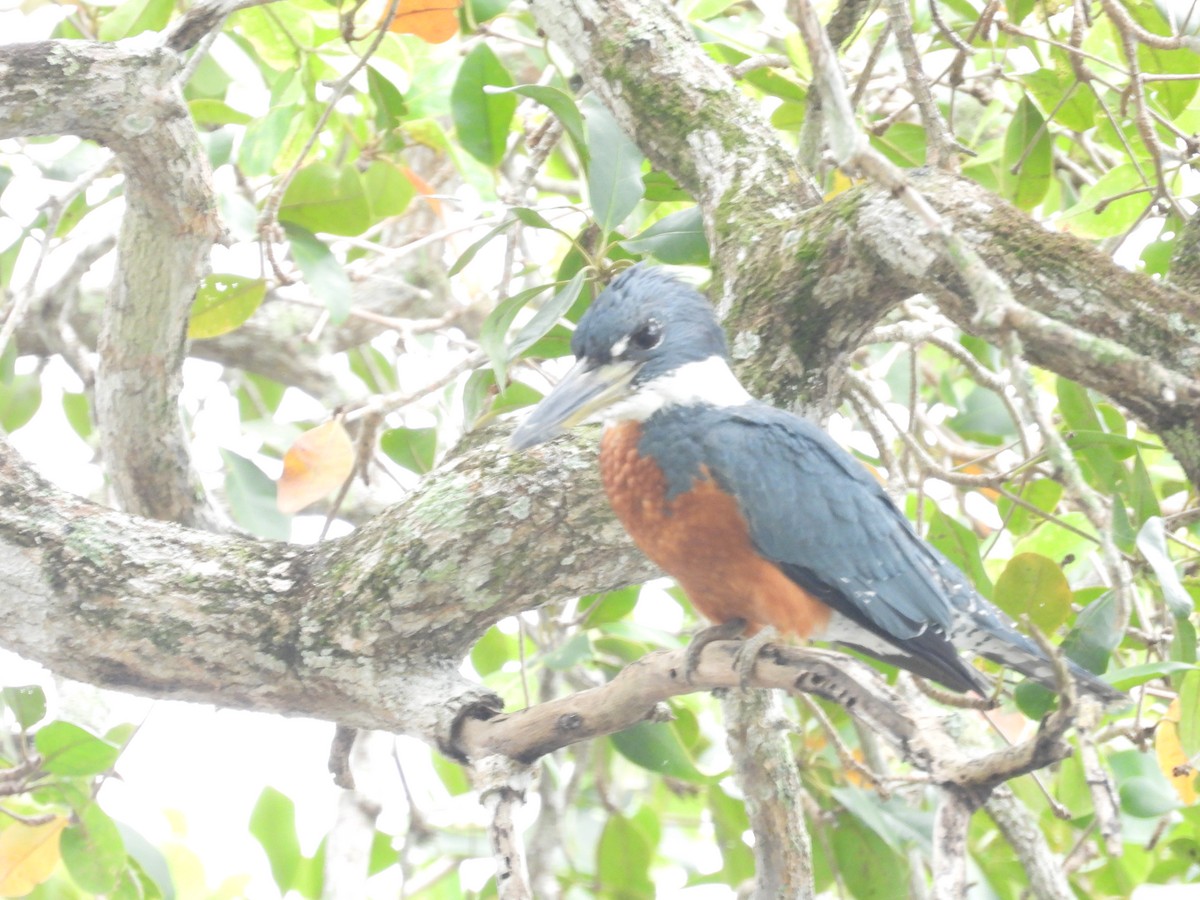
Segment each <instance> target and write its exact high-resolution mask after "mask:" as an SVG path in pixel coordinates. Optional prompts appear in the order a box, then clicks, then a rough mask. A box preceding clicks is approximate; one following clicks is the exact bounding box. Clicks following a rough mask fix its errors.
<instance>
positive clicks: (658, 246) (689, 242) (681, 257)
mask: <svg viewBox="0 0 1200 900" xmlns="http://www.w3.org/2000/svg"><path fill="white" fill-rule="evenodd" d="M621 246H622V247H624V248H625V249H626V250H628V251H629V252H630V253H637V254H645V253H648V254H650V255H651V256H653V257H654V258H655V259H657V260H659V261H660V262H664V263H667V264H668V265H674V266H686V265H692V266H707V265H708V262H709V256H708V238H707V237H706V236H705V234H704V218H703V216H702V215H701V213H700V207H698V206H693V207H691V208H690V209H684V210H680V211H679V212H674V213H671V214H670V215H668V216H664V217H663V218H661V219H659V220H658V221H657V222H655V223H654V224H653V225H651V226H650V227H649V228H647V229H646V230H645V231H643V232H642V233H641V234H639V235H638V236H637V237H633V238H630V239H629V240H626V241H622V242H621Z"/></svg>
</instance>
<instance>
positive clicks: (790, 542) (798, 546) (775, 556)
mask: <svg viewBox="0 0 1200 900" xmlns="http://www.w3.org/2000/svg"><path fill="white" fill-rule="evenodd" d="M571 349H572V351H573V352H574V354H575V357H576V364H575V366H574V368H572V369H571V370H570V371H569V372H568V373H567V374H566V376H565V377H564V378H563V379H562V381H561V382H559V384H558V385H557V386H556V387H555V388H554V390H553V391H551V392H550V393H549V394H548V395H547V396H546V397H545V398H543V400H542V401H541V403H540V404H539V405H538V406H537V407H536V408H535V409H534V411H533V412H532V414H531V415H530V416H529V417H528V418H527V419H526V420H525V421H524V423H523V424H521V425H520V427H519V428H518V429H517V430H516V432H515V433H514V434H513V437H512V445H513V447H514V448H516V449H526V448H528V447H532V446H534V445H536V444H539V443H542V442H544V441H547V440H549V439H551V438H553V437H555V436H556V435H558V434H559V433H561V432H562V431H563V430H564V429H567V428H569V427H571V426H574V425H577V424H579V423H580V422H583V421H584V420H586V419H589V418H592V417H593V416H596V415H598V414H602V415H603V417H604V422H605V427H604V433H603V438H602V439H601V444H600V471H601V475H602V479H603V482H604V488H605V491H606V493H607V494H608V498H609V501H610V502H611V503H612V507H613V510H614V511H615V512H616V514H617V517H618V518H619V519H620V520H621V522H622V524H623V525H624V526H625V529H626V530H627V531H628V532H629V534H630V536H631V537H632V538H633V540H634V542H635V543H636V544H637V545H638V547H640V548H641V550H642V551H643V552H644V553H645V554H646V555H647V556H648V557H650V559H651V560H653V561H654V562H655V563H656V564H657V565H658V566H659V567H661V568H662V569H663V570H664V571H665V572H667V573H668V574H669V575H671V576H673V577H674V578H675V579H676V581H677V582H678V583H679V584H680V586H681V587H682V588H683V590H684V592H685V593H686V594H687V595H688V597H689V599H690V600H691V602H692V604H693V606H695V608H696V610H697V611H699V612H700V613H701V614H703V615H704V616H705V617H706V618H708V619H710V620H711V621H713V622H714V623H715V625H714V626H713V627H712V628H710V629H707V630H706V631H702V632H700V634H699V635H697V638H696V640H695V641H693V646H692V648H691V650H690V651H689V671H688V675H689V677H690V674H691V671H690V669H691V667H694V664H695V661H696V660H697V659H698V650H699V648H700V646H702V645H703V643H706V642H707V641H709V640H712V639H713V638H715V637H733V636H737V635H738V634H754V633H755V632H757V631H759V630H760V629H762V628H763V627H764V626H774V627H775V628H776V629H777V630H778V631H779V632H781V633H783V634H785V635H796V636H798V637H801V638H816V639H819V640H824V641H829V642H831V643H834V644H840V645H844V646H847V647H851V648H853V649H856V650H859V651H862V652H865V653H866V654H868V655H870V656H874V657H876V658H878V659H880V660H883V661H885V662H887V663H890V664H892V665H895V666H899V667H901V668H904V669H908V670H909V671H911V672H914V673H915V674H917V675H920V676H924V677H927V678H930V679H932V680H934V681H936V682H938V683H940V684H942V685H944V686H946V687H948V688H950V689H952V690H955V691H960V692H968V691H976V692H977V693H978V694H979V695H980V696H981V697H985V698H986V697H988V696H989V695H990V694H991V684H990V683H989V680H988V679H987V678H986V677H985V676H984V674H983V673H982V672H981V671H980V670H979V669H976V668H975V667H974V666H972V665H970V664H969V663H968V662H966V661H965V660H964V659H963V658H962V657H961V656H960V655H959V653H960V651H962V652H966V653H968V654H971V655H978V656H983V657H985V658H987V659H990V660H993V661H995V662H997V663H1000V664H1001V665H1003V666H1006V667H1009V668H1012V669H1015V670H1017V671H1018V672H1021V673H1022V674H1024V675H1026V676H1028V677H1030V678H1032V679H1034V680H1035V681H1038V682H1040V683H1042V684H1044V685H1046V686H1047V687H1050V688H1053V687H1054V685H1055V676H1054V667H1053V665H1052V663H1051V661H1050V660H1049V659H1048V658H1047V657H1046V655H1045V654H1044V653H1043V652H1042V651H1041V649H1040V648H1039V647H1038V646H1037V644H1035V643H1034V642H1033V641H1031V640H1030V639H1029V638H1027V637H1025V636H1024V635H1023V634H1021V633H1020V632H1019V631H1018V630H1017V628H1016V626H1015V624H1014V623H1013V621H1012V620H1011V619H1009V618H1008V617H1007V616H1006V615H1005V614H1004V613H1002V612H1001V611H1000V610H998V609H997V608H996V607H994V606H993V605H992V604H991V603H989V602H988V601H987V600H985V599H984V598H983V597H981V596H980V595H979V593H978V592H976V590H975V589H974V588H973V587H972V585H971V583H970V582H969V581H968V580H967V578H966V576H965V575H963V573H962V572H960V571H959V570H958V569H957V568H956V567H955V566H954V565H953V564H952V563H951V562H950V561H949V560H947V559H946V558H945V557H944V556H942V554H941V553H939V552H938V551H937V550H936V549H934V548H933V547H932V546H930V545H929V544H927V543H926V542H925V541H924V540H922V539H921V538H920V537H919V536H918V535H917V534H916V532H915V531H914V530H913V528H912V526H911V525H910V524H909V522H908V520H907V519H906V518H905V517H904V516H903V515H902V514H901V513H900V511H899V510H898V509H897V508H896V506H895V505H894V504H893V503H892V501H891V500H890V499H889V497H888V495H887V493H886V492H885V491H884V489H883V488H882V486H881V485H880V484H879V482H878V481H877V480H876V479H875V478H874V477H873V476H872V474H871V473H870V472H869V471H868V470H867V469H866V468H865V467H864V466H863V465H861V464H860V463H859V462H858V461H857V460H855V459H854V457H852V456H851V455H850V454H849V453H848V452H847V451H845V450H843V449H842V448H841V447H840V446H839V445H838V444H837V443H835V442H834V441H833V439H832V438H830V437H829V436H828V435H827V434H825V432H824V431H822V430H821V429H820V428H818V427H817V426H816V425H814V424H813V423H812V422H810V421H809V420H807V419H804V418H801V417H799V416H796V415H793V414H792V413H790V412H786V411H784V410H781V409H776V408H775V407H772V406H769V405H767V404H765V403H761V402H759V401H756V400H754V399H753V398H752V397H751V396H750V395H749V394H748V393H747V392H746V390H745V388H743V387H742V385H741V384H740V383H739V382H738V380H737V378H736V377H735V376H734V374H733V372H732V371H731V369H730V367H729V364H728V354H727V350H726V344H725V334H724V331H723V330H722V329H721V326H720V325H719V324H718V322H717V319H716V316H715V314H714V311H713V309H712V307H711V306H710V304H709V303H708V301H707V300H706V299H705V298H704V296H703V295H701V294H700V293H699V292H698V291H696V290H695V289H693V288H691V287H689V286H687V285H685V284H684V283H682V282H680V281H679V280H677V279H676V278H674V277H673V276H671V275H670V274H668V273H667V272H666V271H665V270H663V269H658V268H652V267H647V266H645V265H638V266H634V267H632V268H630V269H627V270H626V271H625V272H623V273H621V274H620V275H619V276H618V277H617V278H616V279H614V280H613V281H612V283H611V284H610V285H609V286H608V287H607V288H606V289H605V290H604V291H603V292H602V293H601V294H600V296H599V297H598V298H597V299H596V301H595V302H594V303H593V304H592V305H591V306H590V307H589V308H588V310H587V312H585V313H584V315H583V317H582V318H581V319H580V320H579V324H578V327H577V328H576V329H575V333H574V335H573V337H572V340H571ZM697 641H699V642H701V643H700V644H699V645H697ZM693 650H694V651H696V653H694V654H693V653H692V651H693ZM1069 665H1070V671H1071V674H1072V675H1073V676H1074V678H1075V680H1076V682H1077V684H1078V685H1079V686H1080V687H1081V688H1083V689H1084V690H1086V691H1087V692H1089V693H1091V694H1093V695H1096V696H1097V697H1098V698H1099V699H1101V700H1103V701H1105V702H1112V701H1117V700H1120V699H1123V698H1124V695H1123V694H1121V693H1120V692H1118V691H1116V690H1115V689H1114V688H1112V687H1110V686H1109V685H1107V684H1105V683H1104V682H1103V681H1100V680H1099V679H1097V678H1095V677H1094V676H1093V675H1091V674H1090V673H1089V672H1086V671H1085V670H1083V669H1082V668H1080V667H1078V666H1076V665H1074V664H1069Z"/></svg>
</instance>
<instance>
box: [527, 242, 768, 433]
mask: <svg viewBox="0 0 1200 900" xmlns="http://www.w3.org/2000/svg"><path fill="white" fill-rule="evenodd" d="M571 350H572V351H573V352H574V353H575V366H574V368H572V369H571V371H570V372H568V373H567V374H566V376H565V377H564V378H563V380H562V381H560V382H559V384H558V386H557V387H555V389H554V390H553V391H551V392H550V393H549V394H548V395H547V396H546V397H545V398H544V399H543V400H542V402H541V403H540V404H538V406H537V408H536V409H534V411H533V413H532V414H531V415H530V416H529V418H528V419H526V420H525V422H524V423H523V424H522V425H521V427H520V428H518V429H517V431H516V432H515V433H514V434H513V437H512V443H513V446H514V447H516V448H517V449H524V448H526V447H532V446H534V445H535V444H540V443H542V442H543V441H547V440H549V439H550V438H552V437H555V436H556V435H558V434H559V433H561V432H562V431H564V430H565V429H567V428H570V427H572V426H573V425H577V424H579V423H580V422H582V421H584V420H585V419H589V418H592V417H593V416H596V415H598V414H600V413H601V412H603V413H604V415H605V417H606V418H607V419H610V420H624V419H637V420H642V419H646V418H648V417H649V416H650V415H652V414H653V413H654V412H655V411H656V410H658V409H662V408H663V407H664V406H669V405H672V404H678V403H719V404H729V403H734V402H737V403H741V402H745V401H746V400H748V399H749V397H748V395H747V394H746V393H745V391H744V390H743V389H742V387H741V385H739V384H738V383H737V380H736V379H735V378H734V377H733V374H732V373H731V372H730V371H729V366H728V362H727V352H726V347H725V333H724V332H723V331H722V330H721V326H720V325H719V324H718V323H717V319H716V316H715V314H714V313H713V309H712V306H711V305H710V304H709V302H708V301H707V300H706V299H705V298H704V296H703V295H702V294H700V292H699V291H697V290H695V289H694V288H692V287H690V286H688V285H686V284H684V283H683V282H681V281H679V280H678V279H676V278H674V277H673V276H672V275H670V274H669V273H667V272H666V271H664V270H662V269H655V268H651V267H649V266H645V265H637V266H634V267H633V268H631V269H627V270H626V271H625V272H623V273H621V275H619V276H617V278H615V279H614V280H613V282H612V283H611V284H610V285H609V286H608V287H607V288H605V289H604V291H603V293H601V294H600V296H599V297H597V298H596V301H595V302H594V303H593V304H592V305H591V307H589V308H588V311H587V312H586V313H584V314H583V318H581V319H580V320H579V325H578V327H576V329H575V335H574V337H573V338H572V340H571Z"/></svg>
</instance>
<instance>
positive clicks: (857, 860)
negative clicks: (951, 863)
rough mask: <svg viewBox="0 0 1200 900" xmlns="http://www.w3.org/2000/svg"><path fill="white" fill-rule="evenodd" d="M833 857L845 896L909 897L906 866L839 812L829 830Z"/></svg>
mask: <svg viewBox="0 0 1200 900" xmlns="http://www.w3.org/2000/svg"><path fill="white" fill-rule="evenodd" d="M828 834H829V835H830V840H831V842H832V844H833V855H834V859H835V860H836V861H837V867H838V870H839V872H840V874H841V876H842V879H843V881H844V883H845V888H846V893H847V896H850V897H871V898H873V900H893V898H894V900H903V898H907V897H908V865H907V863H906V862H905V859H904V857H902V856H900V855H899V854H897V853H896V852H895V851H893V850H892V849H891V848H890V847H888V845H887V844H886V843H885V842H884V841H883V839H882V838H880V837H879V835H877V834H876V833H875V832H874V831H872V830H871V829H870V828H867V827H866V826H865V825H863V824H862V823H861V822H860V821H859V820H858V819H857V818H855V817H854V816H852V815H850V814H849V813H842V814H841V815H839V816H838V817H837V820H836V822H834V823H833V824H832V826H831V827H830V828H829V831H828Z"/></svg>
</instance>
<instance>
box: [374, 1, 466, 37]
mask: <svg viewBox="0 0 1200 900" xmlns="http://www.w3.org/2000/svg"><path fill="white" fill-rule="evenodd" d="M460 6H462V0H400V3H399V4H398V5H397V7H396V12H395V14H394V15H393V16H392V21H391V22H389V23H388V27H387V28H388V31H392V32H395V33H396V34H415V35H416V36H417V37H419V38H420V39H421V40H423V41H426V42H428V43H430V44H440V43H442V42H443V41H448V40H450V38H452V37H454V35H456V34H457V33H458V13H457V12H456V11H455V10H457V9H458V8H459V7H460ZM384 15H387V13H384Z"/></svg>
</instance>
